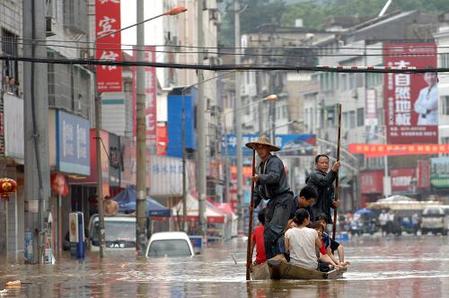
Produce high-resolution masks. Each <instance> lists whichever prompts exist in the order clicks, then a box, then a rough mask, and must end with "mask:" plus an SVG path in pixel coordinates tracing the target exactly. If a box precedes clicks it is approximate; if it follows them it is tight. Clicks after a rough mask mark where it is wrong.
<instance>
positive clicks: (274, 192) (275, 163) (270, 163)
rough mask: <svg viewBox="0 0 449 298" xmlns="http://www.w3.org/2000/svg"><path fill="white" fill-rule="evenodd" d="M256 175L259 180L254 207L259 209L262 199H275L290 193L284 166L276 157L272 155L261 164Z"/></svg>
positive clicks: (255, 190)
mask: <svg viewBox="0 0 449 298" xmlns="http://www.w3.org/2000/svg"><path fill="white" fill-rule="evenodd" d="M256 173H257V175H258V176H259V180H258V181H257V183H256V186H255V188H254V207H257V205H259V203H260V202H261V201H262V199H264V200H271V199H275V198H276V197H278V196H280V195H283V194H285V193H287V192H289V191H290V187H289V186H288V182H287V175H286V174H285V169H284V164H283V163H282V160H280V158H279V157H277V156H276V155H270V156H269V157H268V159H267V160H266V161H265V162H261V163H260V164H259V165H258V167H257V169H256Z"/></svg>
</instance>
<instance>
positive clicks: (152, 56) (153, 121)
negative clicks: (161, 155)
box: [133, 46, 157, 148]
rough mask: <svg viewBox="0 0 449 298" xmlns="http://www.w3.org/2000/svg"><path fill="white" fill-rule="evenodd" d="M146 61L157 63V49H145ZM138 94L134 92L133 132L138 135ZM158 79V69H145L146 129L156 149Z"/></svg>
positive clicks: (134, 81) (148, 138)
mask: <svg viewBox="0 0 449 298" xmlns="http://www.w3.org/2000/svg"><path fill="white" fill-rule="evenodd" d="M136 51H137V50H136V49H134V51H133V56H134V57H137V52H136ZM145 60H146V61H148V62H155V61H156V48H155V47H151V46H147V47H145ZM136 76H137V68H136V67H135V66H134V67H133V90H136V88H137V86H136V81H137V80H136ZM136 93H137V92H133V132H134V135H135V134H136V101H137V98H136ZM156 100H157V79H156V68H154V67H145V127H146V140H147V144H150V145H152V147H154V148H155V147H156V135H157V134H156V132H157V102H156Z"/></svg>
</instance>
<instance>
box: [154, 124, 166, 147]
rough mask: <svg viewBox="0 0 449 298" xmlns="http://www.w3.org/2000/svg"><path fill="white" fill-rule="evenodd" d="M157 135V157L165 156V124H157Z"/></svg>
mask: <svg viewBox="0 0 449 298" xmlns="http://www.w3.org/2000/svg"><path fill="white" fill-rule="evenodd" d="M156 135H157V152H156V154H157V155H167V143H168V133H167V125H166V124H165V123H158V124H157V129H156Z"/></svg>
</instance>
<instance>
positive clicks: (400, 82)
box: [384, 43, 438, 144]
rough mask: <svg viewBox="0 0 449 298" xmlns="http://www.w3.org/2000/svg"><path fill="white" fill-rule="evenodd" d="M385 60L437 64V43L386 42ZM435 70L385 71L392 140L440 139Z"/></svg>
mask: <svg viewBox="0 0 449 298" xmlns="http://www.w3.org/2000/svg"><path fill="white" fill-rule="evenodd" d="M384 55H385V56H384V60H385V61H384V63H385V65H386V66H389V67H393V68H408V69H410V68H426V67H435V66H436V47H435V44H433V43H386V44H384ZM436 82H437V80H436V75H435V74H428V73H426V74H411V73H397V74H393V73H389V74H386V75H385V84H384V97H385V119H386V121H385V122H386V125H387V141H388V143H389V144H413V143H437V140H438V127H437V104H435V103H437V98H438V93H437V92H438V91H437V85H436Z"/></svg>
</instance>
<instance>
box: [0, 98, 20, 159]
mask: <svg viewBox="0 0 449 298" xmlns="http://www.w3.org/2000/svg"><path fill="white" fill-rule="evenodd" d="M17 123H23V99H21V98H19V97H16V96H14V95H11V94H7V93H5V94H4V95H3V111H0V135H2V136H3V140H1V141H0V153H2V154H5V155H6V156H8V157H15V158H18V159H23V158H24V137H23V136H24V134H23V133H24V131H23V129H17V127H18V126H17Z"/></svg>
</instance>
